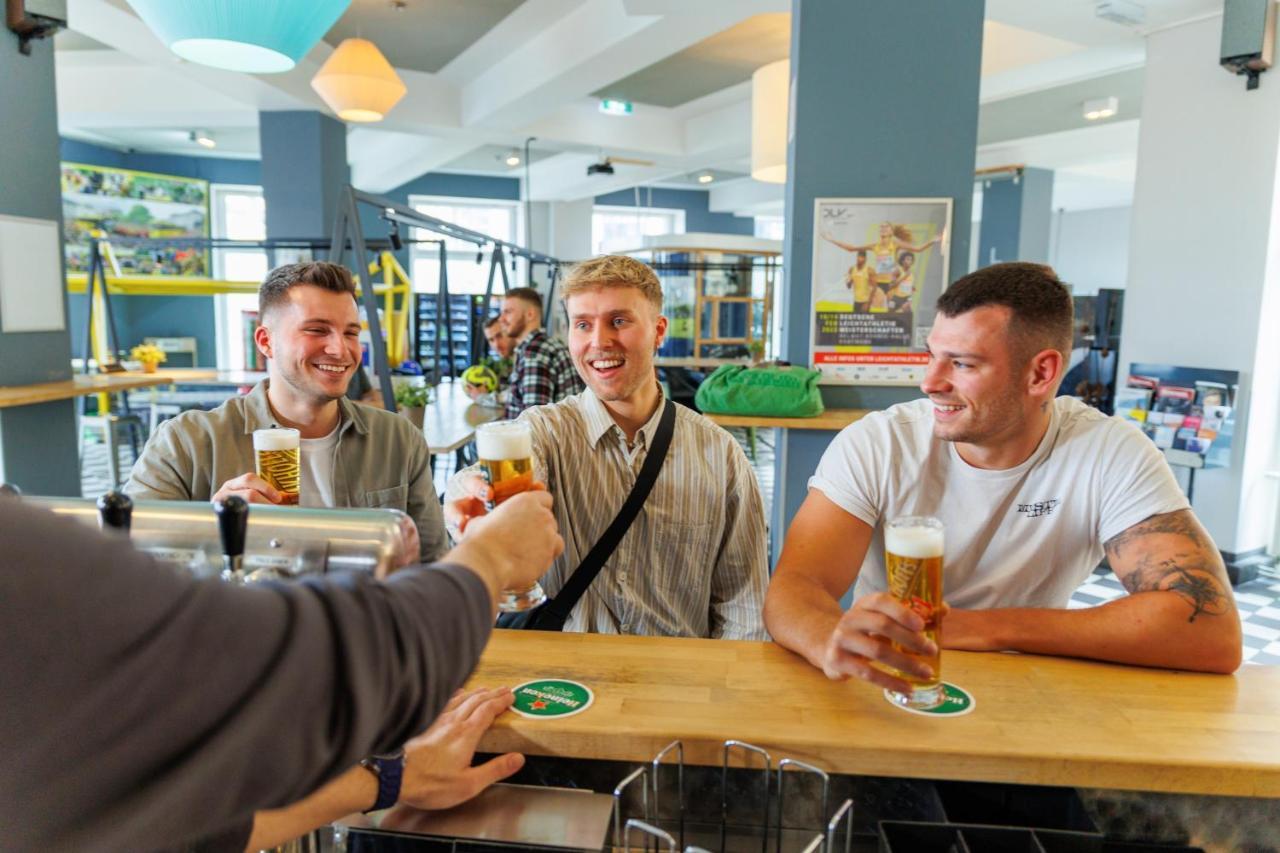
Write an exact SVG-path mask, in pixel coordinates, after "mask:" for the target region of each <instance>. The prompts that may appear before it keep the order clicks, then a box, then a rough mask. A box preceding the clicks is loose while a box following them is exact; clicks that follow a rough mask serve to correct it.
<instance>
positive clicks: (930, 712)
mask: <svg viewBox="0 0 1280 853" xmlns="http://www.w3.org/2000/svg"><path fill="white" fill-rule="evenodd" d="M884 698H885V701H886V702H888V703H889V704H890V705H892V706H893V707H895V708H898V709H899V710H902V711H910V712H911V713H913V714H923V715H924V716H926V717H962V716H964V715H965V714H967V713H969V712H970V711H972V710H973V706H974V705H976V704H978V703H977V700H975V699H974V698H973V695H972V694H971V693H969V692H968V691H966V690H964V689H963V688H961V687H956V686H955V685H954V684H952V683H951V682H949V681H944V682H942V702H941V703H940V704H939V705H938V707H936V708H929V709H927V710H925V709H921V708H907V707H905V706H903V705H899V704H898V703H897V702H895V701H893V699H892V698H891V697H890V696H889V694H888V692H887V691H886V692H885V694H884Z"/></svg>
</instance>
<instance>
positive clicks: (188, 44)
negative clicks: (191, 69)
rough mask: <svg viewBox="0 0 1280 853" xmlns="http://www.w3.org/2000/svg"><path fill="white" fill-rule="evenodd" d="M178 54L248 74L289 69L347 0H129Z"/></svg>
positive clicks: (145, 21)
mask: <svg viewBox="0 0 1280 853" xmlns="http://www.w3.org/2000/svg"><path fill="white" fill-rule="evenodd" d="M129 4H130V5H131V6H133V8H134V11H136V12H137V13H138V17H139V18H141V19H142V20H143V22H144V23H145V24H146V25H147V26H148V27H150V28H151V29H152V30H153V31H154V32H155V34H156V35H157V36H159V37H160V40H161V41H163V42H164V43H165V44H166V45H168V47H169V49H170V50H172V51H173V52H174V53H176V54H177V55H178V56H180V57H182V58H183V59H186V60H188V61H190V62H198V63H200V64H201V65H211V66H213V67H214V68H223V69H226V70H227V71H243V72H246V73H249V74H274V73H278V72H281V71H288V70H289V69H291V68H293V66H294V65H296V64H297V62H298V60H299V59H301V58H302V57H303V56H305V55H306V54H307V51H309V50H311V48H313V47H315V45H316V42H318V41H320V38H321V37H322V36H323V35H324V34H325V33H326V32H328V31H329V28H330V27H332V26H333V25H334V23H335V22H337V20H338V18H340V17H342V13H343V12H345V11H346V10H347V7H348V6H350V5H351V0H129Z"/></svg>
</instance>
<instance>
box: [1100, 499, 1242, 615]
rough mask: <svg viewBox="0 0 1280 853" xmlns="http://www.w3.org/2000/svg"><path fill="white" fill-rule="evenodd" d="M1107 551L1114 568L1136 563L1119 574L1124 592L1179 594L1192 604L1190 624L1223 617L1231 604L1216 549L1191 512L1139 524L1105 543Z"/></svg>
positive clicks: (1157, 517) (1169, 514) (1160, 516)
mask: <svg viewBox="0 0 1280 853" xmlns="http://www.w3.org/2000/svg"><path fill="white" fill-rule="evenodd" d="M1153 536H1155V537H1159V538H1158V539H1154V540H1153V539H1152V537H1153ZM1165 537H1177V538H1176V539H1168V538H1165ZM1170 546H1172V547H1170ZM1106 550H1107V557H1108V558H1109V559H1110V561H1111V563H1112V567H1113V568H1114V567H1116V566H1117V565H1119V566H1124V565H1125V564H1127V563H1132V567H1131V568H1130V569H1129V570H1128V571H1127V572H1125V573H1124V574H1122V575H1121V576H1120V582H1121V583H1123V584H1124V587H1125V589H1127V590H1128V591H1129V592H1130V593H1135V592H1150V591H1157V590H1159V591H1167V592H1174V593H1177V594H1178V595H1180V596H1182V598H1183V599H1185V600H1186V602H1187V603H1188V604H1190V605H1191V616H1190V617H1189V618H1188V619H1187V621H1188V622H1194V621H1196V617H1197V616H1199V615H1200V614H1202V613H1207V614H1209V615H1210V616H1221V615H1222V614H1224V613H1226V612H1228V610H1229V609H1230V607H1231V606H1232V602H1231V595H1230V593H1228V592H1227V588H1226V583H1225V577H1224V574H1225V573H1224V571H1223V569H1222V563H1221V560H1220V558H1219V557H1218V551H1217V548H1216V547H1215V546H1214V544H1213V542H1212V540H1210V539H1209V538H1208V537H1207V536H1205V535H1204V534H1203V533H1202V532H1201V530H1200V526H1199V524H1197V523H1196V521H1195V519H1194V518H1193V517H1192V516H1191V514H1190V512H1188V511H1187V510H1182V511H1179V512H1170V513H1165V514H1164V515H1154V516H1152V517H1151V518H1148V519H1147V520H1146V521H1143V522H1141V523H1139V524H1135V525H1134V526H1133V527H1130V528H1129V529H1128V530H1126V531H1124V532H1123V533H1121V534H1119V535H1118V536H1116V537H1114V538H1113V539H1111V540H1110V541H1109V542H1107V544H1106Z"/></svg>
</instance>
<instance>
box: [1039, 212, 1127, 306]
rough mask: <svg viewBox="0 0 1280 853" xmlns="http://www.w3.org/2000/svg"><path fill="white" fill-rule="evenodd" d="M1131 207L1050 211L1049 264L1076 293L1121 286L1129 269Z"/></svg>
mask: <svg viewBox="0 0 1280 853" xmlns="http://www.w3.org/2000/svg"><path fill="white" fill-rule="evenodd" d="M1131 212H1132V208H1129V207H1105V208H1100V209H1097V210H1075V211H1061V210H1055V211H1054V212H1053V220H1052V222H1051V223H1050V226H1049V265H1050V266H1052V267H1053V268H1054V269H1055V270H1057V271H1058V277H1059V278H1061V279H1062V280H1063V281H1065V282H1067V283H1069V284H1070V285H1071V292H1072V293H1073V294H1075V295H1076V296H1092V295H1093V294H1096V293H1097V292H1098V290H1099V289H1100V288H1124V286H1125V284H1126V282H1127V278H1128V273H1129V217H1130V213H1131Z"/></svg>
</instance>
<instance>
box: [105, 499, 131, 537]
mask: <svg viewBox="0 0 1280 853" xmlns="http://www.w3.org/2000/svg"><path fill="white" fill-rule="evenodd" d="M98 521H99V522H100V523H101V525H102V529H103V530H106V529H108V528H111V529H113V530H122V531H124V532H125V533H128V532H129V526H130V525H131V524H132V523H133V499H132V498H130V497H129V496H128V495H126V494H125V493H124V492H117V491H115V490H112V491H110V492H107V493H106V494H105V495H103V496H102V497H100V498H98Z"/></svg>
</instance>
